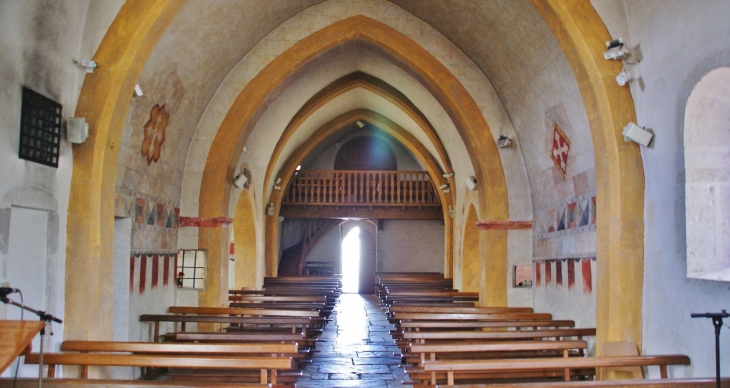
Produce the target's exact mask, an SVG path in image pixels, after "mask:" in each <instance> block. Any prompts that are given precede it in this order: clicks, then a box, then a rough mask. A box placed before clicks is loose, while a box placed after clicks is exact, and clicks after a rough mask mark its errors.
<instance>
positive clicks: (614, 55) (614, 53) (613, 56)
mask: <svg viewBox="0 0 730 388" xmlns="http://www.w3.org/2000/svg"><path fill="white" fill-rule="evenodd" d="M606 47H607V48H608V50H607V51H604V52H603V57H604V58H606V60H614V61H618V60H623V59H626V58H628V57H629V49H628V48H626V46H624V41H623V40H622V39H621V38H618V39H614V40H611V41H608V42H606Z"/></svg>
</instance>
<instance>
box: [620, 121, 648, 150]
mask: <svg viewBox="0 0 730 388" xmlns="http://www.w3.org/2000/svg"><path fill="white" fill-rule="evenodd" d="M621 134H622V135H624V141H633V142H636V143H639V144H641V145H643V146H644V147H648V146H649V144H650V143H651V140H652V139H653V138H654V134H653V133H651V132H649V131H647V130H646V129H644V128H642V127H640V126H638V125H636V124H634V123H631V122H630V123H628V124H626V126H625V127H624V130H623V132H621Z"/></svg>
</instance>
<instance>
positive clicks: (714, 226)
mask: <svg viewBox="0 0 730 388" xmlns="http://www.w3.org/2000/svg"><path fill="white" fill-rule="evenodd" d="M729 91H730V68H728V67H722V68H718V69H715V70H713V71H711V72H709V73H707V74H706V75H705V76H704V77H702V79H701V80H700V82H698V83H697V85H696V86H695V88H694V89H693V90H692V93H691V94H690V96H689V99H688V100H687V107H686V109H685V115H684V167H685V211H686V227H687V276H688V277H692V278H699V279H708V280H722V281H730V92H729Z"/></svg>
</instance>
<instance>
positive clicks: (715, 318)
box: [691, 310, 730, 388]
mask: <svg viewBox="0 0 730 388" xmlns="http://www.w3.org/2000/svg"><path fill="white" fill-rule="evenodd" d="M691 317H692V318H711V319H712V325H713V326H715V378H716V380H717V388H720V329H722V319H723V318H728V317H730V313H728V312H727V310H722V312H719V313H692V314H691Z"/></svg>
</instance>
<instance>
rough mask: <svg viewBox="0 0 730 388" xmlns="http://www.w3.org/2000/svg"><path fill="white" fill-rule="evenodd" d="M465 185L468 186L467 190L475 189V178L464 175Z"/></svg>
mask: <svg viewBox="0 0 730 388" xmlns="http://www.w3.org/2000/svg"><path fill="white" fill-rule="evenodd" d="M466 187H468V188H469V190H471V191H474V190H476V189H477V178H476V177H473V176H468V177H466Z"/></svg>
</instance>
